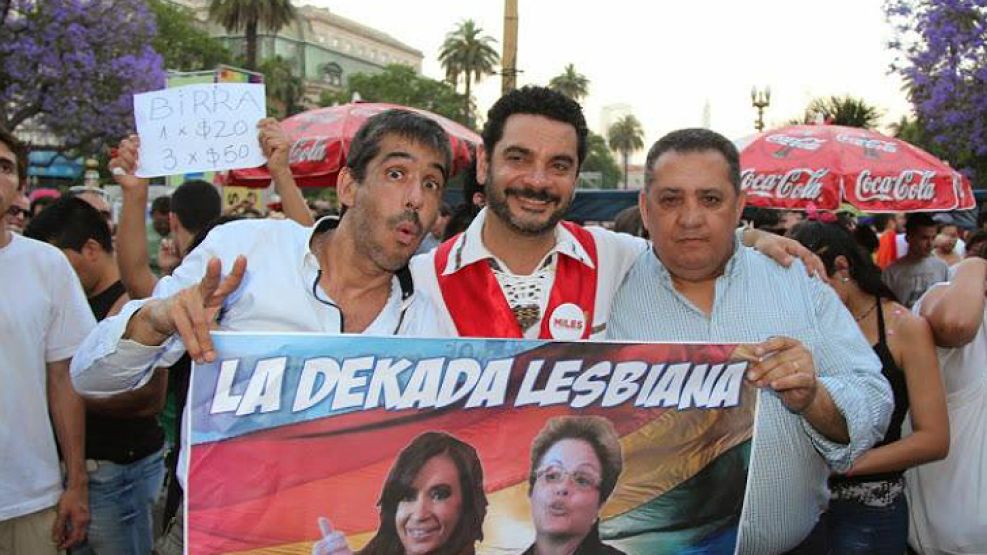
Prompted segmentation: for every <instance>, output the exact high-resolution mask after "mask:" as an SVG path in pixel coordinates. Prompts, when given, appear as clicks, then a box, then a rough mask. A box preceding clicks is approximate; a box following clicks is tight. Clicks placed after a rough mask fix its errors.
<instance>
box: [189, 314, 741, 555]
mask: <svg viewBox="0 0 987 555" xmlns="http://www.w3.org/2000/svg"><path fill="white" fill-rule="evenodd" d="M215 341H216V347H217V353H218V356H217V359H216V361H215V362H214V363H211V364H208V365H198V366H196V367H195V368H194V370H193V373H192V384H191V391H190V400H189V407H188V410H189V414H190V422H189V423H188V425H189V428H188V431H189V433H190V444H191V454H190V463H189V475H188V480H187V486H188V487H187V492H186V507H187V515H186V518H187V521H186V526H187V532H186V541H187V547H188V553H190V554H193V555H200V554H219V553H240V552H249V553H258V554H260V553H270V554H274V553H279V554H283V553H299V554H303V553H304V554H309V553H336V554H345V553H349V552H350V551H352V552H361V553H365V554H377V553H380V554H390V553H395V554H397V553H412V552H415V553H432V552H442V553H464V552H470V551H471V549H472V548H473V547H475V549H476V552H477V553H522V552H524V551H525V550H527V549H528V548H529V547H531V546H532V544H533V543H535V542H536V541H538V542H555V541H558V540H559V539H560V538H568V539H569V541H573V540H575V541H578V542H580V544H581V546H582V547H581V549H582V551H580V552H581V553H611V554H612V553H621V552H622V553H628V554H642V555H643V554H649V555H650V554H661V553H673V554H674V553H685V552H689V553H732V552H733V551H734V546H735V544H736V534H737V524H738V522H739V519H740V514H741V510H742V508H743V502H744V491H745V489H746V483H747V468H748V463H749V459H750V452H751V448H752V444H751V443H752V431H753V422H754V415H755V410H756V407H755V404H756V398H757V395H756V392H755V390H754V389H753V388H752V387H751V386H750V385H749V384H748V383H747V381H746V380H745V379H744V373H745V371H746V368H747V362H745V361H744V360H742V358H743V355H742V354H740V353H739V351H737V349H738V347H737V346H736V345H693V344H632V343H585V342H580V343H566V342H545V341H528V340H522V341H519V340H503V339H416V338H401V337H388V338H379V337H362V336H325V335H315V334H238V333H217V334H215Z"/></svg>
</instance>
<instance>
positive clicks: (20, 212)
mask: <svg viewBox="0 0 987 555" xmlns="http://www.w3.org/2000/svg"><path fill="white" fill-rule="evenodd" d="M30 219H31V203H30V201H28V200H27V195H25V194H24V193H20V194H18V195H17V196H16V197H14V200H13V202H11V203H10V206H9V207H8V208H7V212H6V213H4V217H3V221H4V224H6V227H7V229H9V230H10V231H13V232H14V233H16V234H18V235H20V234H22V233H24V228H25V227H27V222H28V221H29V220H30Z"/></svg>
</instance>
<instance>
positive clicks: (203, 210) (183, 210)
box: [171, 179, 223, 235]
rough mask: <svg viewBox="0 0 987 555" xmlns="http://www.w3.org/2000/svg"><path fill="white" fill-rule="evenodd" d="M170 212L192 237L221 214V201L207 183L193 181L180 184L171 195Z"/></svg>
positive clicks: (216, 192)
mask: <svg viewBox="0 0 987 555" xmlns="http://www.w3.org/2000/svg"><path fill="white" fill-rule="evenodd" d="M171 211H172V212H174V213H175V217H176V218H178V221H179V222H181V224H182V227H184V228H185V229H187V230H189V232H190V233H192V234H193V235H194V234H196V233H198V232H199V230H200V229H202V228H203V227H205V226H206V224H208V223H209V222H211V221H213V220H215V219H216V218H218V217H219V215H220V214H221V213H222V212H223V199H221V198H220V196H219V192H218V191H216V188H215V187H213V186H212V185H210V184H209V183H207V182H205V181H202V180H200V179H193V180H191V181H186V182H185V183H182V184H181V185H180V186H179V187H178V188H177V189H175V192H174V193H173V194H172V195H171Z"/></svg>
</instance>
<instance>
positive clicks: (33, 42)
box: [0, 0, 165, 153]
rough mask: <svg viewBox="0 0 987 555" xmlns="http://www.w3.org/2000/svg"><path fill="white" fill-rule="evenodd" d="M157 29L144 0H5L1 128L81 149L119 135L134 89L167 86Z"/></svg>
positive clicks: (0, 17)
mask: <svg viewBox="0 0 987 555" xmlns="http://www.w3.org/2000/svg"><path fill="white" fill-rule="evenodd" d="M154 35H155V26H154V17H153V16H152V14H151V13H150V12H149V10H148V7H147V4H146V2H145V1H144V0H0V127H3V128H4V129H6V130H8V131H13V132H14V133H16V134H17V135H18V136H19V137H21V138H23V139H24V140H25V141H26V142H27V143H28V144H29V145H31V146H38V145H40V144H44V145H46V146H48V145H50V144H55V145H57V146H56V147H55V148H56V149H58V150H61V151H66V152H74V153H95V152H96V151H98V150H99V149H100V148H101V147H102V146H103V145H106V144H108V143H112V142H115V141H117V140H118V139H119V138H120V137H122V136H124V135H125V134H126V133H127V132H128V131H130V130H131V129H132V128H133V95H134V93H138V92H143V91H148V90H154V89H160V88H162V87H163V86H164V80H165V79H164V77H165V75H164V71H163V69H162V64H161V56H159V55H158V54H157V53H156V52H155V51H154V50H153V49H152V47H151V40H152V39H153V38H154Z"/></svg>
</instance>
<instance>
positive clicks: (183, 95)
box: [134, 83, 267, 177]
mask: <svg viewBox="0 0 987 555" xmlns="http://www.w3.org/2000/svg"><path fill="white" fill-rule="evenodd" d="M266 110H267V108H266V101H265V97H264V85H258V84H246V83H217V84H211V85H188V86H184V87H176V88H173V89H164V90H160V91H152V92H147V93H142V94H137V95H134V117H135V120H136V123H137V134H138V135H140V138H141V141H140V166H139V167H138V168H137V173H136V175H137V176H139V177H158V176H162V175H174V174H182V173H192V172H199V171H219V170H228V169H236V168H254V167H257V166H260V165H261V164H263V163H264V156H263V154H262V153H261V149H260V145H259V144H257V141H256V140H255V139H254V134H253V129H254V127H255V126H256V125H257V122H258V121H260V120H261V119H262V118H263V117H264V115H265V112H266Z"/></svg>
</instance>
